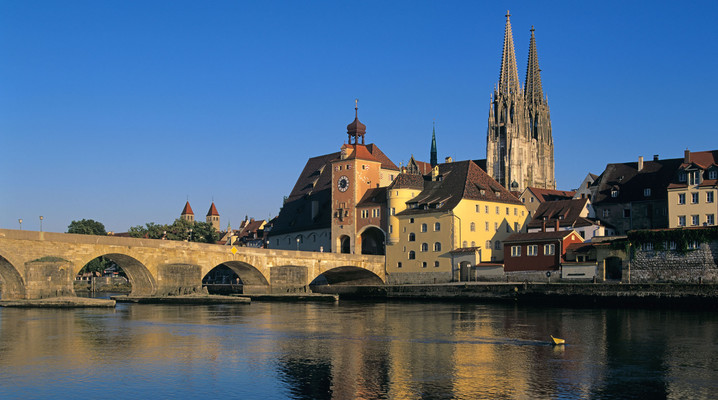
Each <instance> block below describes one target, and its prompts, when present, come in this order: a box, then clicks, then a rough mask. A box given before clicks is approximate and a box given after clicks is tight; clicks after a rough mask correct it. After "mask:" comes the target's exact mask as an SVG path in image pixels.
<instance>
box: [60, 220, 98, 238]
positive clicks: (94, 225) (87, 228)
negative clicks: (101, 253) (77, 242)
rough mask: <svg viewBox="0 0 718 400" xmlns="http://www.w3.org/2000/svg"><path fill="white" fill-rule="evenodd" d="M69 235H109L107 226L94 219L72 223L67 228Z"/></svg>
mask: <svg viewBox="0 0 718 400" xmlns="http://www.w3.org/2000/svg"><path fill="white" fill-rule="evenodd" d="M67 233H78V234H80V235H107V231H105V225H103V224H102V223H101V222H97V221H95V220H92V219H83V220H80V221H72V222H70V225H69V226H68V227H67Z"/></svg>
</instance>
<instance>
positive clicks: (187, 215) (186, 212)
mask: <svg viewBox="0 0 718 400" xmlns="http://www.w3.org/2000/svg"><path fill="white" fill-rule="evenodd" d="M180 219H183V220H185V221H188V222H194V212H192V207H190V205H189V200H188V201H187V203H185V205H184V208H183V209H182V214H180Z"/></svg>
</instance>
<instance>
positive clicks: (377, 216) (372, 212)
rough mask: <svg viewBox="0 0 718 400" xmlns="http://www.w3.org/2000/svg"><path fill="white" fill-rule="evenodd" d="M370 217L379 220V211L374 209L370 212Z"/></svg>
mask: <svg viewBox="0 0 718 400" xmlns="http://www.w3.org/2000/svg"><path fill="white" fill-rule="evenodd" d="M371 216H372V217H374V218H379V209H378V208H375V209H373V210H371Z"/></svg>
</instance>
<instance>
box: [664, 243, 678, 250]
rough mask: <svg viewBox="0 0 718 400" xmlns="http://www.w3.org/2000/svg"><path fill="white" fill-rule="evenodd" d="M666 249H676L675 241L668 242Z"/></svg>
mask: <svg viewBox="0 0 718 400" xmlns="http://www.w3.org/2000/svg"><path fill="white" fill-rule="evenodd" d="M666 247H667V248H668V250H675V249H676V242H673V241H671V242H668V246H666Z"/></svg>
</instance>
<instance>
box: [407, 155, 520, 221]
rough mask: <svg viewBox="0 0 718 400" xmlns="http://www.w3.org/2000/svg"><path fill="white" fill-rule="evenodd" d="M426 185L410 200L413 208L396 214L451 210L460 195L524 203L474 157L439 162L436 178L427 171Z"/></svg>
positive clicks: (510, 202)
mask: <svg viewBox="0 0 718 400" xmlns="http://www.w3.org/2000/svg"><path fill="white" fill-rule="evenodd" d="M414 179H415V178H414ZM423 185H424V186H423V190H422V191H421V192H420V193H419V194H418V195H417V196H416V197H414V198H413V199H411V200H409V201H408V202H407V205H409V207H410V208H408V209H406V210H404V211H402V212H400V213H398V214H397V215H414V214H422V213H430V212H435V211H436V210H437V209H438V210H441V211H446V210H451V209H453V208H454V207H456V205H457V204H459V202H460V201H461V199H471V200H483V201H493V202H500V203H508V204H517V205H521V204H523V203H521V201H520V200H519V199H517V198H516V197H515V196H514V195H513V194H511V192H509V191H508V190H506V189H505V188H504V187H503V186H501V185H500V184H499V183H498V182H496V181H495V180H494V179H493V178H491V177H490V176H489V175H488V174H487V173H486V172H484V170H482V169H481V168H479V166H478V165H476V163H474V162H473V161H471V160H467V161H456V162H450V163H444V164H439V176H438V177H437V179H436V180H432V179H430V175H428V176H427V178H426V179H424V180H423Z"/></svg>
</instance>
